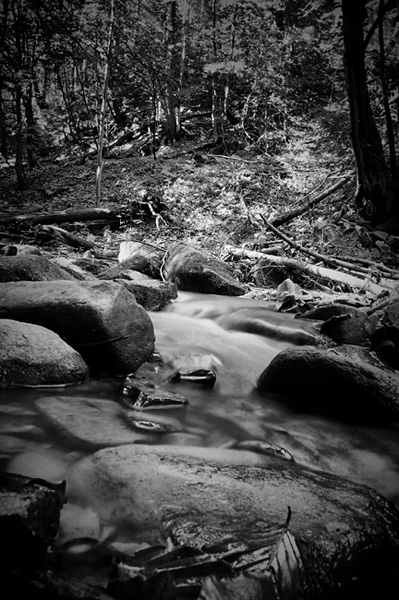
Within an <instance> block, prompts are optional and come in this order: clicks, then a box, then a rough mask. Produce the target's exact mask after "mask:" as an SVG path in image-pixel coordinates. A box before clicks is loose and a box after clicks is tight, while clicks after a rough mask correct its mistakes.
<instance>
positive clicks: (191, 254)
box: [163, 242, 246, 296]
mask: <svg viewBox="0 0 399 600" xmlns="http://www.w3.org/2000/svg"><path fill="white" fill-rule="evenodd" d="M163 275H164V277H165V279H166V280H167V281H172V282H173V283H175V284H176V285H177V287H178V289H179V290H184V291H189V292H200V293H207V294H222V295H227V296H241V295H242V294H245V291H246V287H245V286H244V285H243V284H241V283H240V282H239V281H238V280H237V279H236V278H235V276H234V273H233V271H232V269H231V268H230V267H229V266H228V265H227V264H226V263H225V262H223V261H222V260H219V259H218V258H216V257H214V256H211V255H210V254H207V253H205V252H203V251H202V250H198V249H197V248H194V247H193V246H189V245H188V244H184V243H183V242H177V243H175V244H172V245H171V246H170V247H169V248H168V251H167V253H166V255H165V260H164V266H163Z"/></svg>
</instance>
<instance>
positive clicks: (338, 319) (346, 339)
mask: <svg viewBox="0 0 399 600" xmlns="http://www.w3.org/2000/svg"><path fill="white" fill-rule="evenodd" d="M377 323H378V319H377V317H376V316H375V315H374V316H373V315H371V316H370V317H368V316H367V314H366V313H365V312H363V311H360V310H356V309H355V311H352V313H351V314H342V315H337V316H333V317H331V318H330V319H328V320H327V321H324V323H323V324H322V326H321V327H320V333H321V334H324V335H328V336H329V337H330V338H331V339H332V340H333V341H334V342H336V343H337V344H352V345H356V346H364V347H366V348H371V335H372V333H373V332H374V331H375V328H376V326H377Z"/></svg>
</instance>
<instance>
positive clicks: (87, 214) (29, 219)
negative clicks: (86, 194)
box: [0, 208, 120, 225]
mask: <svg viewBox="0 0 399 600" xmlns="http://www.w3.org/2000/svg"><path fill="white" fill-rule="evenodd" d="M99 220H105V221H117V222H120V215H119V214H118V213H117V212H115V211H113V210H110V209H108V208H85V209H82V210H73V211H70V212H68V211H60V212H56V213H52V214H41V215H12V216H7V217H0V225H8V224H11V223H12V224H15V225H17V224H18V223H21V224H22V223H27V224H31V225H48V224H51V223H75V222H76V221H99Z"/></svg>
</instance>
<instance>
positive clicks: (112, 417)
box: [35, 396, 154, 449]
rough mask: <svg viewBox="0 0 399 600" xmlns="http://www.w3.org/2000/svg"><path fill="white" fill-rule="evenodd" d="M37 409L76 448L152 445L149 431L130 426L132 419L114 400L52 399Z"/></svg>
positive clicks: (54, 397)
mask: <svg viewBox="0 0 399 600" xmlns="http://www.w3.org/2000/svg"><path fill="white" fill-rule="evenodd" d="M35 407H36V408H37V410H38V411H39V412H40V413H41V414H42V415H43V416H44V417H45V418H46V420H47V421H48V423H49V425H51V427H52V428H53V429H55V430H56V431H57V434H58V436H59V438H60V439H63V440H64V441H65V442H66V443H69V444H71V445H72V446H73V447H74V448H77V447H78V448H90V449H93V448H94V449H97V448H104V447H106V446H119V445H120V444H136V443H141V444H143V443H147V444H148V443H151V442H152V441H153V439H154V438H153V436H152V434H151V432H149V431H145V432H143V431H137V428H135V427H133V426H131V425H129V418H128V417H129V416H130V414H131V413H129V414H126V415H125V411H124V410H123V408H122V407H121V406H120V405H119V404H118V403H117V402H112V401H111V400H102V399H101V398H92V399H88V398H80V397H67V396H50V397H48V398H40V399H39V400H37V401H36V402H35Z"/></svg>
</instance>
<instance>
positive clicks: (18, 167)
mask: <svg viewBox="0 0 399 600" xmlns="http://www.w3.org/2000/svg"><path fill="white" fill-rule="evenodd" d="M15 114H16V121H17V127H16V134H15V140H16V148H15V172H16V175H17V181H18V186H19V187H20V188H23V187H24V186H25V183H26V179H25V171H24V162H23V156H24V143H23V123H22V90H21V86H20V85H19V84H17V86H16V90H15Z"/></svg>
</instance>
